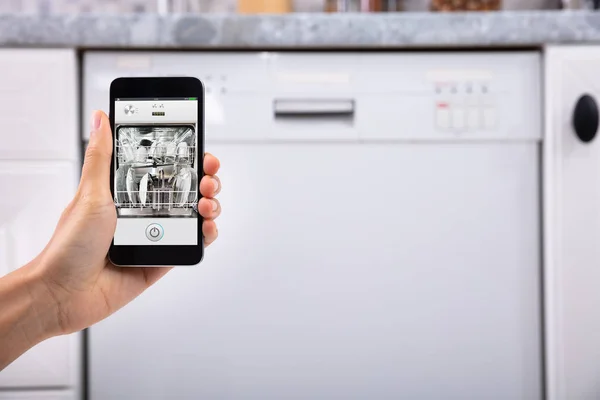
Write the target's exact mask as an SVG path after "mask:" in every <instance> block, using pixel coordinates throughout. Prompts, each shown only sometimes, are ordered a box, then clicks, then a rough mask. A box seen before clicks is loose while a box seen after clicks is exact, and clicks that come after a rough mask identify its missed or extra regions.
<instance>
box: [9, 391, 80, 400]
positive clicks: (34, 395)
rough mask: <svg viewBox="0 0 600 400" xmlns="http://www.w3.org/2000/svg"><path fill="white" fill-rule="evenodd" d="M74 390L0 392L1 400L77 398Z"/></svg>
mask: <svg viewBox="0 0 600 400" xmlns="http://www.w3.org/2000/svg"><path fill="white" fill-rule="evenodd" d="M75 399H77V394H76V392H74V391H63V390H60V391H58V390H57V391H37V390H35V391H30V392H9V391H7V392H0V400H75Z"/></svg>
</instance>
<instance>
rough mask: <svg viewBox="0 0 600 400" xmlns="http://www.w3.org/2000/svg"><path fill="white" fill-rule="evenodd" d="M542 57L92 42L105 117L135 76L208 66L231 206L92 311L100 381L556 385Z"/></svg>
mask: <svg viewBox="0 0 600 400" xmlns="http://www.w3.org/2000/svg"><path fill="white" fill-rule="evenodd" d="M540 63H541V60H540V55H539V53H538V52H534V51H521V52H510V53H508V52H497V53H496V52H464V53H460V52H453V53H447V52H446V53H444V52H440V53H436V52H433V51H432V52H412V53H411V52H398V53H390V52H388V53H368V54H367V53H364V54H363V53H352V52H347V53H311V52H283V51H282V52H261V53H254V52H189V53H170V52H156V53H153V52H141V53H135V54H131V53H125V52H110V51H106V52H105V51H96V52H87V53H86V54H85V58H84V71H83V78H84V85H85V87H84V100H85V104H84V110H83V113H84V115H87V114H88V113H89V112H91V110H93V109H96V108H99V109H107V108H108V88H109V84H110V81H111V80H112V79H114V78H116V77H119V76H168V75H189V76H196V77H198V78H199V79H200V80H202V81H203V83H204V85H205V109H206V112H205V126H206V151H208V152H210V153H212V154H215V155H216V156H218V157H219V158H220V160H221V165H222V167H221V171H220V172H219V177H220V179H221V181H222V182H223V189H222V192H221V193H220V194H219V200H220V201H221V205H222V208H223V210H224V212H223V214H222V216H221V217H220V218H219V235H220V238H219V240H218V241H217V242H216V243H215V244H214V245H213V246H211V247H210V248H208V249H207V251H206V257H205V260H204V261H203V262H202V263H201V264H200V265H199V266H196V267H192V268H180V269H175V270H173V271H171V272H170V273H169V274H168V275H167V276H166V277H165V278H164V279H163V280H161V281H160V282H159V283H157V284H156V286H154V287H153V288H152V289H151V290H149V291H148V292H147V293H145V294H144V295H143V296H140V298H139V299H138V300H137V301H135V302H133V303H132V304H130V305H129V306H127V307H126V308H125V309H124V310H122V311H121V312H119V313H117V314H115V315H113V316H111V317H110V318H108V319H107V320H105V321H103V322H101V323H100V324H98V325H97V326H94V327H92V328H91V329H90V331H89V343H88V345H89V361H90V369H89V384H90V396H91V398H92V399H93V400H101V399H108V398H111V399H119V398H123V399H125V398H127V399H145V398H152V397H153V396H159V397H163V398H178V399H184V398H186V399H195V398H206V399H236V400H237V399H261V400H266V399H338V398H339V399H380V400H381V399H439V393H441V392H443V393H445V398H448V399H455V398H462V399H466V398H471V399H492V398H493V399H503V400H505V399H511V400H516V399H522V400H532V399H541V398H542V361H541V360H542V352H541V349H542V340H541V317H540V310H541V299H540V296H541V293H540V270H541V257H540V252H541V251H540V249H541V233H540V224H541V221H540V219H541V218H540V213H541V206H540V186H541V183H540V164H541V155H540V143H541V140H542V126H541V107H542V104H541V102H542V100H541V89H540V81H541V72H540V71H541V65H540ZM442 66H443V67H442ZM107 71H109V72H110V73H107ZM84 120H85V119H84ZM190 145H192V144H190ZM173 154H175V156H176V155H177V154H178V153H177V152H176V151H175V152H174V153H173ZM169 173H170V172H168V171H167V172H166V174H167V175H168V174H169ZM139 175H140V174H137V175H136V176H139ZM165 179H166V175H165ZM150 200H151V199H149V200H148V201H150ZM172 208H173V209H176V208H177V201H174V203H173V205H172ZM143 209H145V208H143ZM165 234H166V233H165ZM115 365H118V366H119V368H114V366H115ZM123 371H127V373H124V372H123Z"/></svg>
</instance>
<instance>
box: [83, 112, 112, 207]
mask: <svg viewBox="0 0 600 400" xmlns="http://www.w3.org/2000/svg"><path fill="white" fill-rule="evenodd" d="M111 156H112V132H111V130H110V122H109V120H108V117H107V116H106V114H104V113H103V112H102V111H94V113H93V115H92V130H91V133H90V142H89V144H88V147H87V149H86V152H85V160H84V162H83V170H82V172H81V182H80V184H79V185H80V189H81V190H83V191H84V192H87V193H89V192H91V191H94V192H96V193H97V192H98V190H99V191H101V192H104V193H108V194H109V196H110V161H111V160H110V159H111Z"/></svg>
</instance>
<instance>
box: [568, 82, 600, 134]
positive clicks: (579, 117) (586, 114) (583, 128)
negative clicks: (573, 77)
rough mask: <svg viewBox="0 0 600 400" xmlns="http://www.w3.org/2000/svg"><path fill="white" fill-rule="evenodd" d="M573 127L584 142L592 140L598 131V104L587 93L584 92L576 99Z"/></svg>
mask: <svg viewBox="0 0 600 400" xmlns="http://www.w3.org/2000/svg"><path fill="white" fill-rule="evenodd" d="M573 128H574V129H575V134H577V137H578V138H579V139H580V140H581V141H582V142H584V143H589V142H591V141H592V140H594V138H595V137H596V133H598V104H597V103H596V100H595V99H594V98H593V97H592V96H590V95H589V94H584V95H583V96H581V97H580V98H579V100H577V104H576V105H575V111H574V112H573Z"/></svg>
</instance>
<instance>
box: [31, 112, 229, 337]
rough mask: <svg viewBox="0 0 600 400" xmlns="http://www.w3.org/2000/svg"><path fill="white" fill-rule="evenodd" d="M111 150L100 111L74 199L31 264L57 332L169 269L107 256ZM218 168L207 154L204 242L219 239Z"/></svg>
mask: <svg viewBox="0 0 600 400" xmlns="http://www.w3.org/2000/svg"><path fill="white" fill-rule="evenodd" d="M112 150H113V144H112V134H111V130H110V122H109V120H108V118H107V116H106V114H104V113H102V112H99V111H97V112H95V113H94V115H93V118H92V133H91V138H90V143H89V145H88V148H87V151H86V155H85V162H84V166H83V171H82V177H81V182H80V184H79V188H78V190H77V193H76V195H75V198H74V199H73V201H72V202H71V203H70V204H69V206H68V207H67V208H66V209H65V211H64V212H63V214H62V217H61V218H60V221H59V223H58V226H57V228H56V231H55V232H54V236H53V237H52V239H51V240H50V243H49V244H48V246H47V247H46V248H45V249H44V251H43V252H42V254H40V255H39V257H38V258H37V259H36V260H35V261H34V262H32V264H31V266H30V268H31V273H32V274H33V275H35V276H36V277H39V280H41V282H43V284H44V285H43V286H44V287H45V289H46V290H47V293H48V295H49V298H51V299H52V300H51V301H52V302H54V304H55V309H56V329H57V330H58V332H55V333H56V334H67V333H71V332H75V331H79V330H81V329H84V328H86V327H88V326H90V325H92V324H94V323H96V322H98V321H100V320H102V319H104V318H106V317H108V316H109V315H110V314H112V313H114V312H115V311H117V310H118V309H120V308H121V307H123V306H124V305H126V304H127V303H129V302H130V301H131V300H133V299H134V298H135V297H137V296H138V295H139V294H141V293H142V292H143V291H144V290H146V289H147V288H148V287H150V286H151V285H152V284H153V283H155V282H156V281H157V280H158V279H160V278H161V277H162V276H163V275H164V274H166V273H167V272H168V271H169V270H170V269H171V268H166V267H160V268H152V267H150V268H146V267H136V268H129V267H128V268H119V267H115V266H114V265H112V264H111V263H110V261H109V260H108V258H107V253H108V249H109V247H110V244H111V241H112V238H113V235H114V232H115V227H116V223H117V215H116V209H115V205H114V201H113V199H112V196H111V191H110V186H109V185H110V163H111V157H112ZM218 169H219V160H218V159H217V158H215V157H214V156H212V155H210V154H206V156H205V158H204V172H205V174H206V175H205V176H204V177H203V178H202V180H201V182H200V192H201V193H202V196H204V197H203V198H202V199H201V200H200V202H199V204H198V212H199V213H200V214H201V215H202V216H203V217H204V218H205V220H204V224H203V225H202V233H203V235H204V238H205V244H206V245H209V244H211V243H212V242H214V241H215V240H216V238H217V227H216V225H215V222H214V219H215V218H217V217H218V216H219V214H220V212H221V207H220V205H219V202H218V201H217V200H216V199H214V198H213V197H214V196H215V195H216V194H217V193H218V192H219V190H220V182H219V179H218V178H217V177H216V176H215V174H216V173H217V171H218Z"/></svg>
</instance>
